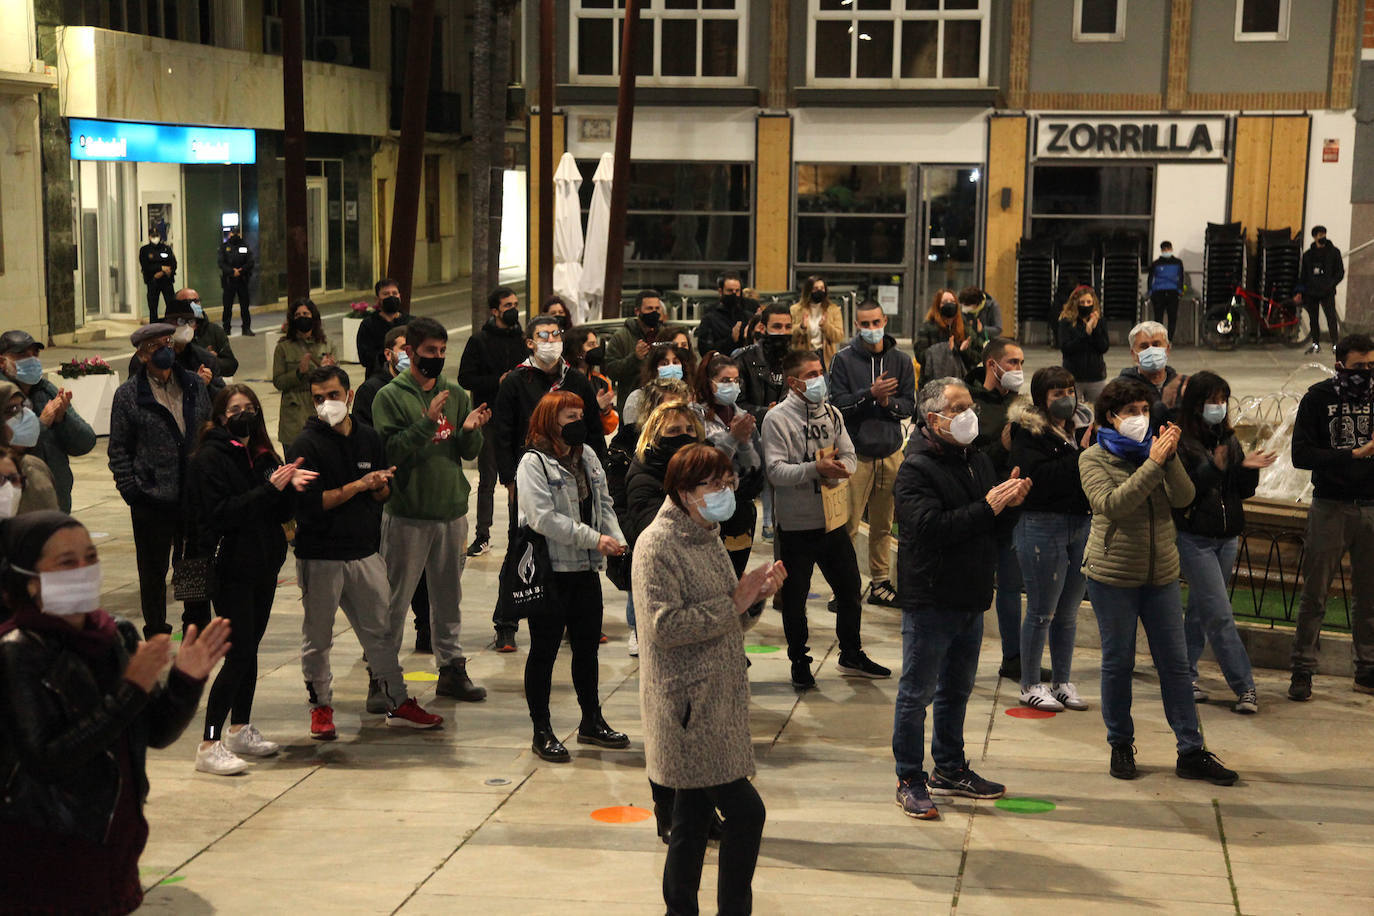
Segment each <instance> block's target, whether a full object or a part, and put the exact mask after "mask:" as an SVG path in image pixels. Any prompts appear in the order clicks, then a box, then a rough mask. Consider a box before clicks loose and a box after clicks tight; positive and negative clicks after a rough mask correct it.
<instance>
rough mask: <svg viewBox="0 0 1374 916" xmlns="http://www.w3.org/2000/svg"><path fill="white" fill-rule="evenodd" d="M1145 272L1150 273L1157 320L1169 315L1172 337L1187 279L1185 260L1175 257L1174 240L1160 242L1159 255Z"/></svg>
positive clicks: (1149, 288) (1151, 296) (1151, 301)
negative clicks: (1184, 268) (1184, 269)
mask: <svg viewBox="0 0 1374 916" xmlns="http://www.w3.org/2000/svg"><path fill="white" fill-rule="evenodd" d="M1145 273H1146V274H1147V275H1148V277H1147V280H1146V286H1147V292H1148V293H1149V296H1150V308H1151V309H1152V310H1153V311H1154V316H1155V321H1164V320H1165V316H1166V315H1167V316H1168V321H1169V337H1171V338H1172V337H1173V336H1174V327H1175V326H1177V324H1178V297H1179V294H1180V293H1182V292H1183V286H1184V283H1185V282H1186V280H1187V277H1186V276H1185V275H1184V273H1183V262H1182V261H1180V260H1179V259H1178V258H1176V257H1174V243H1173V242H1160V243H1159V257H1157V258H1155V259H1154V260H1153V261H1151V262H1150V266H1149V267H1147V268H1145Z"/></svg>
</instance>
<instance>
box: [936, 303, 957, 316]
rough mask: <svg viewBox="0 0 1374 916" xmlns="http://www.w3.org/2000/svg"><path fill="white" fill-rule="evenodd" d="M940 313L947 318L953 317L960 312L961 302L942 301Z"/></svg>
mask: <svg viewBox="0 0 1374 916" xmlns="http://www.w3.org/2000/svg"><path fill="white" fill-rule="evenodd" d="M940 314H941V315H942V316H944V317H945V318H953V317H954V316H955V315H957V314H959V304H958V303H957V302H941V303H940Z"/></svg>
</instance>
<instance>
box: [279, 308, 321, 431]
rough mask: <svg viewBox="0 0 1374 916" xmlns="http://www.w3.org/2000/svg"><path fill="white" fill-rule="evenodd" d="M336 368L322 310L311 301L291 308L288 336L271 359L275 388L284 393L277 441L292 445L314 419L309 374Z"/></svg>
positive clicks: (283, 338)
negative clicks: (322, 368) (321, 314)
mask: <svg viewBox="0 0 1374 916" xmlns="http://www.w3.org/2000/svg"><path fill="white" fill-rule="evenodd" d="M334 365H337V363H336V361H335V359H334V345H333V344H332V343H330V342H329V338H327V337H326V336H325V333H324V326H323V325H322V324H321V323H320V310H319V309H318V308H316V307H315V303H313V302H311V301H310V300H309V299H298V300H296V303H295V305H293V306H292V307H291V314H290V316H289V317H288V319H287V324H286V333H285V335H284V336H283V337H282V339H281V340H279V341H277V349H276V352H275V353H273V355H272V384H273V385H274V386H276V389H277V390H278V391H280V392H281V414H280V415H279V416H278V417H277V441H278V442H280V443H281V444H282V445H290V444H291V442H292V441H293V440H294V439H295V438H296V434H297V433H299V432H300V431H301V429H302V428H303V427H304V426H305V421H306V420H309V419H310V418H311V417H313V416H314V415H315V404H314V402H313V401H312V400H311V399H310V381H309V379H310V373H311V372H312V371H313V370H315V369H318V368H320V367H321V366H334Z"/></svg>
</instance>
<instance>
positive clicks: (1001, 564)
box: [994, 539, 1024, 668]
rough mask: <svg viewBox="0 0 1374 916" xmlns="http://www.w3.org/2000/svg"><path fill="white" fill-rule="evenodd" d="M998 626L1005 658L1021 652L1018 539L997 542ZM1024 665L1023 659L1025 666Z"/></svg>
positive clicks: (1014, 656)
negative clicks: (1016, 540)
mask: <svg viewBox="0 0 1374 916" xmlns="http://www.w3.org/2000/svg"><path fill="white" fill-rule="evenodd" d="M994 604H995V606H996V608H997V630H998V632H999V633H1001V635H1002V658H1004V659H1006V658H1016V657H1017V656H1018V655H1020V654H1021V564H1020V563H1018V562H1017V560H1016V542H1015V539H1009V540H1007V541H1005V542H1003V541H999V542H998V543H997V597H996V599H995V600H994ZM1022 667H1023V668H1024V663H1023V666H1022Z"/></svg>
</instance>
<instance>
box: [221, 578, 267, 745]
mask: <svg viewBox="0 0 1374 916" xmlns="http://www.w3.org/2000/svg"><path fill="white" fill-rule="evenodd" d="M277 572H278V570H277V569H273V570H272V572H271V575H270V576H269V575H267V574H266V572H263V571H259V572H258V573H257V575H256V577H255V578H254V579H253V580H248V581H245V580H243V579H238V580H234V579H230V580H228V581H223V582H221V583H220V584H219V588H218V590H217V591H218V594H216V595H215V597H214V605H215V614H216V615H217V616H219V617H224V618H226V619H227V620H228V621H229V626H230V630H229V654H228V655H226V656H224V665H223V666H222V667H221V668H220V669H219V675H218V676H217V677H216V678H215V683H214V684H213V685H211V687H210V698H209V699H208V700H206V701H205V733H204V735H203V736H202V737H203V738H204V739H205V740H206V741H218V740H220V738H222V737H223V731H224V717H225V716H229V723H230V724H231V725H247V724H248V721H249V718H250V717H251V715H252V713H253V694H254V693H255V692H256V691H257V688H258V643H260V642H262V635H263V634H264V633H266V632H267V618H268V617H269V616H270V615H271V613H272V599H273V598H275V597H276V594H277Z"/></svg>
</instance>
